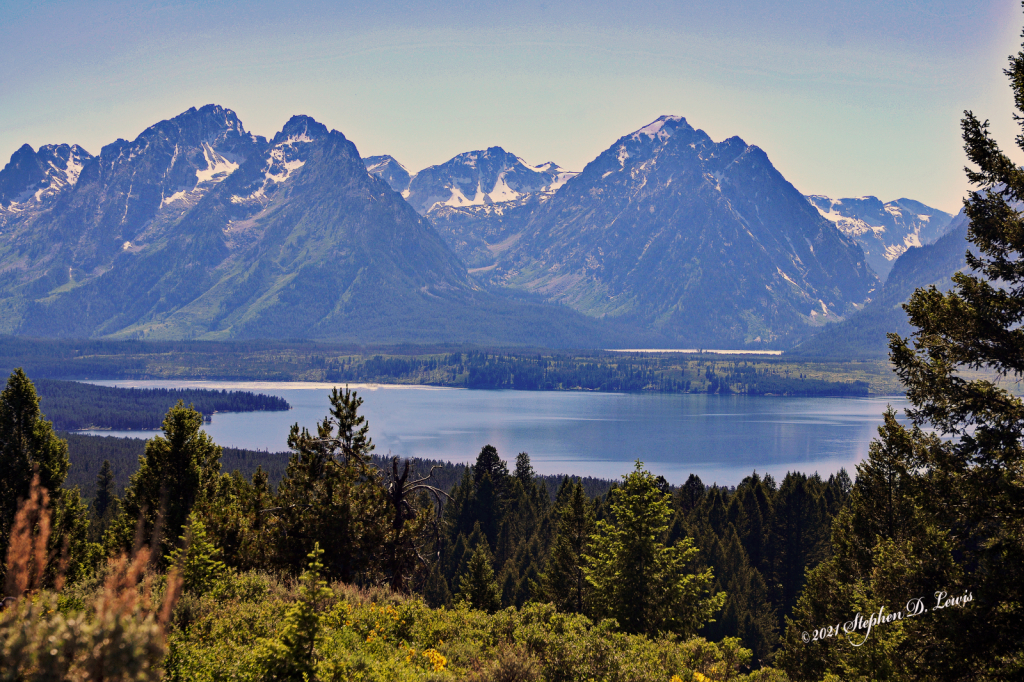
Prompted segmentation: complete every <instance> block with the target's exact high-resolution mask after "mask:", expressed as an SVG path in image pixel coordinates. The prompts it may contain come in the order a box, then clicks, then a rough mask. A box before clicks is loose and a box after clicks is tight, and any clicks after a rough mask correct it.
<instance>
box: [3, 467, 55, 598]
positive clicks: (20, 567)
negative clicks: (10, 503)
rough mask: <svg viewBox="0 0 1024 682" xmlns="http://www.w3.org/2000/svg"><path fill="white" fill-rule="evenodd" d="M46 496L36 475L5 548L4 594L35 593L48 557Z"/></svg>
mask: <svg viewBox="0 0 1024 682" xmlns="http://www.w3.org/2000/svg"><path fill="white" fill-rule="evenodd" d="M50 518H51V517H50V493H49V491H47V490H46V488H44V487H43V486H41V485H39V474H38V473H37V474H35V475H34V476H33V477H32V484H31V485H30V486H29V492H28V497H27V498H26V499H24V500H21V502H20V503H19V504H18V511H17V513H16V514H15V515H14V524H13V525H12V526H11V540H10V544H9V545H8V546H7V576H6V580H5V584H4V594H6V595H7V596H9V597H15V598H17V597H20V596H22V595H24V594H26V593H31V592H33V591H35V590H38V589H39V588H40V587H41V586H42V583H43V573H44V572H45V570H46V564H47V563H48V560H49V559H50V557H49V556H48V554H47V549H46V546H47V544H48V543H49V541H50Z"/></svg>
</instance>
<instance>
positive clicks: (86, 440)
mask: <svg viewBox="0 0 1024 682" xmlns="http://www.w3.org/2000/svg"><path fill="white" fill-rule="evenodd" d="M60 437H61V438H64V439H65V440H67V442H68V454H69V456H70V458H71V470H70V471H69V472H68V478H67V481H66V483H65V485H66V486H67V487H69V488H70V487H74V486H78V488H79V489H80V490H81V491H82V497H83V498H85V499H87V500H90V499H92V497H93V495H94V494H95V492H96V490H95V489H96V475H97V474H98V473H99V471H100V467H102V466H103V462H104V460H107V461H109V462H110V467H111V470H112V471H113V474H114V485H115V489H116V490H117V492H118V494H120V492H121V491H122V490H124V488H125V486H127V485H128V479H129V478H130V477H131V475H132V474H133V473H135V471H136V469H138V468H139V457H140V456H142V455H143V454H144V453H145V451H146V441H145V440H143V439H141V438H120V437H117V436H89V435H83V434H75V433H61V434H60ZM290 455H291V453H290V452H267V451H266V450H243V449H240V448H224V449H223V454H222V455H221V459H220V462H221V471H223V472H224V473H232V472H235V471H237V472H239V473H240V474H242V476H244V477H245V478H246V479H252V475H253V474H254V473H255V472H256V468H257V467H262V469H263V471H265V472H266V473H267V478H268V479H269V482H270V485H271V486H273V487H276V486H277V484H278V483H280V481H281V479H282V478H284V474H285V469H286V468H287V466H288V457H289V456H290ZM372 462H373V464H374V465H375V466H377V467H378V468H381V469H386V470H388V471H390V467H391V460H390V458H388V457H384V456H381V455H372ZM435 466H437V467H439V468H437V469H434V471H433V475H432V477H431V483H432V485H434V486H436V487H438V488H440V489H441V490H444V491H446V492H448V491H451V490H452V489H453V488H454V487H455V486H456V485H458V484H459V483H460V482H461V481H462V479H463V477H464V476H465V475H466V474H467V473H471V472H472V465H470V464H453V463H452V462H442V461H439V460H432V459H419V458H413V459H412V471H413V475H414V477H415V478H420V477H422V476H426V475H427V474H430V473H431V469H432V468H433V467H435ZM569 478H570V480H572V481H573V482H576V481H579V482H580V483H581V484H582V485H583V489H584V490H585V491H586V492H587V495H589V496H590V497H600V496H602V495H604V494H606V493H607V492H608V490H610V489H611V486H612V481H610V480H608V479H603V478H594V477H592V476H584V477H582V478H581V477H579V476H570V477H569ZM537 479H538V481H539V482H541V483H543V485H544V486H545V487H546V488H547V491H548V494H549V495H550V496H551V499H554V496H555V493H556V492H557V491H558V489H559V487H560V486H561V485H562V481H563V480H564V479H565V476H563V475H557V474H548V475H543V476H541V475H538V476H537Z"/></svg>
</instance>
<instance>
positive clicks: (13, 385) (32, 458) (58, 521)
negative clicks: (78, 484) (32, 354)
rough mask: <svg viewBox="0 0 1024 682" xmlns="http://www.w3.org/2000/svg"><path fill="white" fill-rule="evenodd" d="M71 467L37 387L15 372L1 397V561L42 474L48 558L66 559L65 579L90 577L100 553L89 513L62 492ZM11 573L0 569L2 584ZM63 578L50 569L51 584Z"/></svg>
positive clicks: (76, 499)
mask: <svg viewBox="0 0 1024 682" xmlns="http://www.w3.org/2000/svg"><path fill="white" fill-rule="evenodd" d="M70 465H71V464H70V461H69V459H68V446H67V443H66V442H64V441H63V440H61V439H60V438H58V437H57V435H56V434H55V433H54V431H53V427H52V425H51V424H50V422H48V421H46V420H45V419H44V418H43V414H42V412H40V409H39V398H38V396H37V395H36V392H35V387H34V386H33V384H32V382H31V381H30V380H29V378H28V377H27V376H25V373H24V372H23V371H21V370H20V369H18V370H15V371H14V373H12V374H11V376H10V377H9V378H8V380H7V386H6V388H5V389H4V390H3V392H2V393H0V471H2V472H3V474H2V475H0V557H3V558H4V559H6V557H7V550H8V545H9V543H10V537H11V530H12V524H13V522H14V517H15V514H16V512H17V509H18V503H19V501H20V500H23V499H26V498H28V496H29V487H30V485H31V483H32V478H33V476H34V475H36V474H38V476H39V484H40V485H41V486H42V487H43V488H45V489H46V490H47V491H48V494H49V498H50V500H51V502H52V505H51V506H52V510H53V518H52V519H51V522H50V527H51V532H50V535H49V544H48V547H47V550H48V552H49V553H50V554H51V555H62V556H63V569H62V570H63V573H64V575H66V576H68V577H71V578H72V579H77V578H79V577H81V576H82V575H84V574H85V572H86V571H88V569H89V566H90V564H91V563H92V562H94V561H95V560H96V558H97V557H96V548H95V547H93V546H91V545H90V543H89V542H88V537H87V536H88V529H89V515H88V510H87V508H86V506H85V504H84V503H83V502H82V500H81V496H80V495H79V492H78V490H77V488H76V489H71V490H66V489H63V488H62V487H61V486H62V484H63V483H64V480H65V478H66V476H67V473H68V469H69V468H70ZM6 572H7V564H6V561H4V562H2V563H0V581H3V580H4V578H5V576H6ZM58 573H59V571H57V570H56V567H55V566H50V568H49V570H48V571H47V580H48V581H49V583H50V584H52V583H53V581H54V580H56V579H57V577H58Z"/></svg>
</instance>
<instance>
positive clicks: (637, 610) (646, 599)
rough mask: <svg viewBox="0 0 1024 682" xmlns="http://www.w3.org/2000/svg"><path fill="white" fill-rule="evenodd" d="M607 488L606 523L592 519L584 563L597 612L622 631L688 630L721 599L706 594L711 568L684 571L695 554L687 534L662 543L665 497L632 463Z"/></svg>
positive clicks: (666, 520)
mask: <svg viewBox="0 0 1024 682" xmlns="http://www.w3.org/2000/svg"><path fill="white" fill-rule="evenodd" d="M623 478H624V481H623V485H622V486H621V487H619V488H616V489H614V490H612V492H611V502H610V511H611V521H605V520H601V521H598V522H597V533H596V534H595V535H594V536H593V539H592V543H593V544H592V547H593V549H592V554H590V555H587V556H586V560H587V566H586V567H585V568H584V573H585V574H586V577H587V581H588V582H589V583H590V584H591V586H592V587H593V590H594V592H593V596H594V605H595V611H596V612H597V613H599V614H601V615H606V616H608V617H612V618H615V619H616V620H617V621H618V623H619V625H620V626H621V627H622V628H623V629H624V630H625V631H627V632H634V633H647V634H653V633H657V632H676V633H681V634H692V633H694V632H696V630H697V629H698V628H700V627H701V625H703V624H704V623H705V622H706V621H708V620H709V619H710V618H711V617H712V616H713V615H714V614H715V613H716V612H717V611H718V610H719V609H721V607H722V605H723V604H724V603H725V594H723V593H719V594H717V595H714V596H712V595H711V594H710V588H711V583H712V580H713V579H714V576H713V574H712V572H711V570H705V571H703V572H700V573H692V572H689V571H688V570H687V569H688V567H689V566H690V565H691V564H692V563H693V561H694V559H695V558H696V555H697V553H698V551H697V549H696V548H694V547H693V545H692V542H691V541H690V540H689V538H684V539H682V540H680V541H677V542H676V544H675V545H673V546H668V545H666V544H665V542H664V539H663V538H664V536H665V534H666V532H667V531H668V527H669V520H670V518H671V516H672V510H671V505H670V504H669V499H670V498H669V496H668V495H666V494H665V493H663V492H661V491H660V490H659V489H658V485H657V482H656V480H655V477H654V476H653V475H652V474H651V473H650V472H649V471H645V470H644V468H643V464H642V463H641V462H640V461H639V460H638V461H637V463H636V469H635V471H633V473H631V474H629V475H628V476H623Z"/></svg>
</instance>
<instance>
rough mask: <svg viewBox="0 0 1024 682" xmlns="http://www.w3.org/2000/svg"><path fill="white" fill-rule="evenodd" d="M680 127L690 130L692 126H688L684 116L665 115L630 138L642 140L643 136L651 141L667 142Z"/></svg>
mask: <svg viewBox="0 0 1024 682" xmlns="http://www.w3.org/2000/svg"><path fill="white" fill-rule="evenodd" d="M679 127H686V128H689V127H690V124H688V123H687V122H686V119H685V118H683V117H682V116H673V115H669V114H665V115H663V116H659V117H658V118H656V119H655V120H653V121H651V122H650V123H648V124H647V125H645V126H644V127H643V128H641V129H640V130H638V131H636V132H635V133H633V134H632V135H630V136H629V137H630V138H632V139H634V140H638V139H640V137H641V136H645V137H647V138H648V139H650V140H653V139H655V138H658V139H662V140H666V139H668V138H669V137H671V136H672V133H673V132H675V130H676V128H679Z"/></svg>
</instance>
